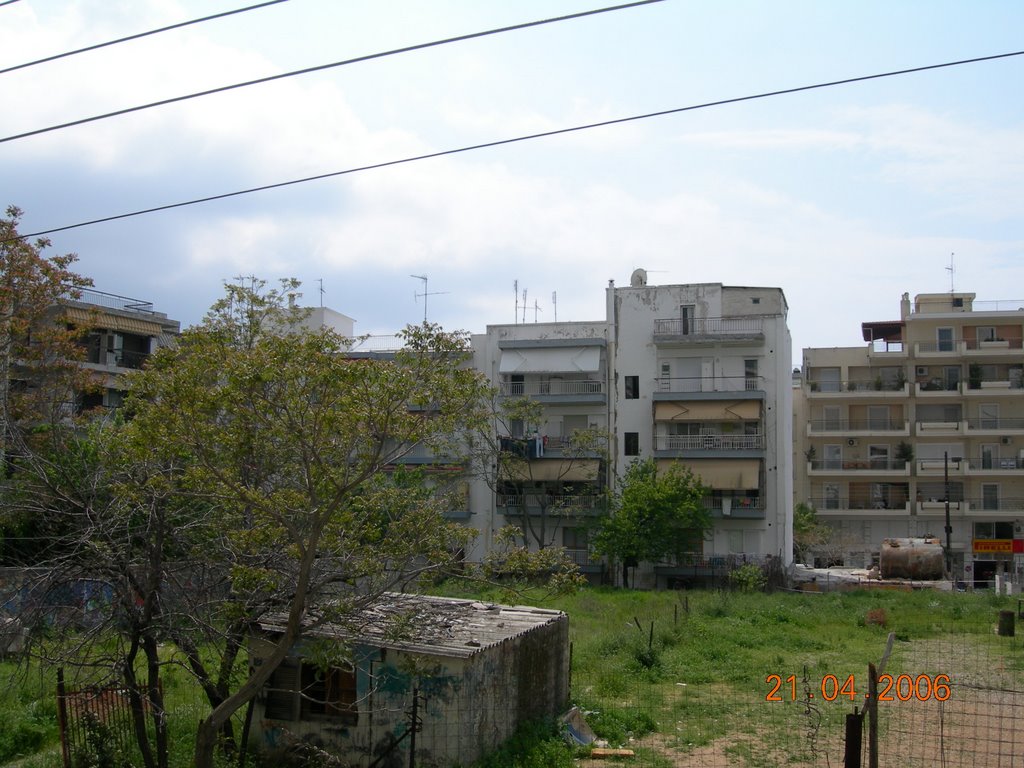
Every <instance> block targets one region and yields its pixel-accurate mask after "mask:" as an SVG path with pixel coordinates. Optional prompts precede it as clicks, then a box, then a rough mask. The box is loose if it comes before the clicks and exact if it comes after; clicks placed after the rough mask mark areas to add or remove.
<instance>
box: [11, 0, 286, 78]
mask: <svg viewBox="0 0 1024 768" xmlns="http://www.w3.org/2000/svg"><path fill="white" fill-rule="evenodd" d="M8 2H12V3H13V2H16V0H8ZM286 2H288V0H268V2H265V3H259V4H258V5H250V6H247V7H245V8H237V9H235V10H233V11H224V12H223V13H215V14H213V15H212V16H203V17H202V18H199V19H192V20H191V21H182V22H179V23H177V24H171V25H170V26H167V27H160V28H159V29H151V30H149V31H148V32H139V33H138V34H135V35H129V36H128V37H119V38H118V39H116V40H109V41H107V42H105V43H97V44H96V45H89V46H86V47H85V48H77V49H76V50H73V51H66V52H64V53H58V54H55V55H54V56H47V57H46V58H43V59H36V60H35V61H27V62H25V63H24V64H16V65H14V66H13V67H7V68H5V69H0V75H3V74H6V73H7V72H14V71H15V70H18V69H26V68H28V67H34V66H36V65H37V64H45V63H46V62H48V61H56V60H57V59H64V58H67V57H68V56H77V55H78V54H79V53H86V52H87V51H95V50H98V49H100V48H106V47H107V46H110V45H117V44H118V43H126V42H128V41H129V40H138V39H139V38H140V37H148V36H149V35H156V34H159V33H160V32H168V31H170V30H172V29H180V28H181V27H188V26H190V25H192V24H200V23H202V22H204V21H212V20H213V19H221V18H224V17H225V16H233V15H234V14H236V13H245V12H246V11H255V10H256V9H258V8H266V7H267V6H268V5H277V4H278V3H286ZM0 5H6V3H0Z"/></svg>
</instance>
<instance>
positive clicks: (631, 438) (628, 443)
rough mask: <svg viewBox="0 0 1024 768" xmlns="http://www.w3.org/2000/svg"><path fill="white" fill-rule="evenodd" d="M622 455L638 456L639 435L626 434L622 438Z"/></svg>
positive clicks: (633, 433) (636, 433)
mask: <svg viewBox="0 0 1024 768" xmlns="http://www.w3.org/2000/svg"><path fill="white" fill-rule="evenodd" d="M623 443H624V453H625V455H626V456H639V455H640V433H639V432H627V433H626V434H625V436H624V438H623Z"/></svg>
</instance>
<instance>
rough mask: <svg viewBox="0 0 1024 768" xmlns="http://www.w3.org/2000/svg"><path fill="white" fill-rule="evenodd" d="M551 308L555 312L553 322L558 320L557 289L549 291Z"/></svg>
mask: <svg viewBox="0 0 1024 768" xmlns="http://www.w3.org/2000/svg"><path fill="white" fill-rule="evenodd" d="M551 308H552V309H553V310H554V312H555V322H556V323H557V322H558V291H552V292H551Z"/></svg>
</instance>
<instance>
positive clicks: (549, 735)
mask: <svg viewBox="0 0 1024 768" xmlns="http://www.w3.org/2000/svg"><path fill="white" fill-rule="evenodd" d="M474 766H475V768H573V766H574V762H573V757H572V750H571V749H570V748H569V746H568V745H567V744H566V743H565V742H564V741H562V738H561V736H560V735H559V733H558V730H557V729H556V728H555V726H554V724H552V723H530V724H527V725H525V726H522V727H521V728H519V730H517V731H516V733H515V735H514V736H513V737H512V738H511V739H509V740H508V741H506V742H505V743H504V744H502V745H501V747H499V748H498V749H497V750H496V751H494V752H492V753H491V754H489V755H488V756H487V757H485V758H483V759H482V760H479V761H478V762H476V763H474Z"/></svg>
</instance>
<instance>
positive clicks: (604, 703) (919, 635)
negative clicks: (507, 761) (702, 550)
mask: <svg viewBox="0 0 1024 768" xmlns="http://www.w3.org/2000/svg"><path fill="white" fill-rule="evenodd" d="M549 604H550V605H553V606H554V607H558V608H561V609H562V610H565V611H566V612H567V613H568V614H569V616H570V627H571V636H572V642H573V678H572V689H573V699H574V703H576V704H577V705H578V706H580V707H581V708H582V709H584V710H585V711H587V712H589V713H590V714H589V715H588V721H589V722H590V724H591V725H592V726H593V727H594V728H595V730H596V731H597V732H598V733H599V735H602V736H604V737H605V738H607V739H608V741H609V742H610V743H611V744H612V745H613V746H616V745H619V744H622V745H624V746H627V747H630V748H632V749H634V751H635V752H636V753H637V756H636V757H635V758H634V759H632V760H631V761H630V764H632V765H637V766H640V765H642V766H648V765H649V766H718V765H722V766H726V765H728V766H777V765H823V766H824V765H831V766H840V765H842V763H843V728H844V722H845V718H846V715H847V714H848V713H852V712H853V711H854V707H855V706H856V707H858V708H859V709H862V708H863V706H864V701H865V695H866V694H867V689H868V663H869V662H874V663H876V664H877V663H878V662H879V661H880V660H881V658H882V656H883V654H884V652H885V648H886V642H887V639H888V635H889V633H890V632H892V633H894V634H895V637H896V641H895V643H894V646H893V650H892V653H891V656H890V658H889V659H888V661H887V664H886V667H885V669H884V671H885V672H887V673H891V674H892V675H893V682H894V683H895V682H897V681H900V675H903V674H906V675H909V679H904V680H902V681H900V682H901V688H899V690H898V691H897V689H896V688H895V687H893V688H892V689H891V690H889V692H888V697H889V698H891V699H892V700H893V701H892V702H886V703H884V704H882V706H881V707H880V711H879V722H880V730H881V734H882V736H883V740H882V745H881V756H882V760H881V764H882V765H900V766H908V765H921V766H931V765H940V764H943V760H945V765H971V766H974V768H988V766H1001V765H1006V766H1010V765H1021V764H1022V763H1021V762H1020V761H1021V759H1022V758H1021V757H1020V756H1021V755H1024V735H1022V734H1024V728H1022V727H1021V726H1020V722H1022V718H1024V693H1021V691H1022V690H1024V654H1022V651H1021V644H1020V642H1019V638H1017V637H997V636H996V635H995V633H994V629H993V628H994V626H995V624H996V622H997V619H998V612H999V611H1000V610H1009V609H1011V608H1012V609H1014V610H1015V609H1016V600H1015V599H1014V600H1010V599H1008V598H997V597H995V596H994V595H989V594H982V593H978V594H956V593H948V592H938V591H932V590H921V591H915V592H897V591H881V590H878V591H857V592H849V593H830V594H804V593H776V594H772V595H764V594H759V593H755V594H751V593H746V594H743V593H728V592H658V593H655V592H630V591H623V590H616V591H612V590H584V591H582V592H580V593H578V594H576V595H574V596H571V597H563V598H558V599H555V600H552V601H551V602H550V603H549ZM652 627H653V629H652ZM1021 630H1022V631H1024V627H1022V628H1021ZM773 675H774V676H777V679H776V678H772V679H771V680H768V678H769V676H773ZM940 675H948V676H949V690H948V694H949V698H948V699H947V701H945V702H939V701H938V700H937V697H938V698H945V696H946V693H947V691H946V690H945V689H944V688H942V687H937V686H941V685H943V684H944V683H945V680H944V679H941V678H939V676H940ZM790 676H793V677H790ZM851 676H852V680H851ZM911 683H914V684H916V685H917V689H916V691H915V690H913V689H912V688H911ZM1007 691H1010V693H1007ZM1012 691H1016V692H1017V693H1016V694H1014V693H1012ZM773 692H774V694H775V695H774V696H773V698H776V699H781V701H768V700H767V698H768V696H769V695H770V694H772V693H773ZM882 692H883V693H884V691H882ZM808 694H810V696H811V698H808ZM827 698H831V699H834V700H833V701H831V702H829V701H827V700H826V699H827ZM901 698H903V699H907V700H906V701H903V700H901ZM921 699H924V701H921ZM1015 718H1016V722H1014V719H1015ZM982 721H984V723H985V724H986V725H985V728H981V727H979V724H980V723H981V722H982ZM993 729H994V730H993ZM866 730H867V729H866V728H865V733H866ZM983 731H984V732H983ZM940 748H941V754H940ZM1000 750H1003V751H1005V752H1006V754H1008V755H1009V754H1016V755H1017V758H1016V759H1017V760H1018V762H1017V763H1013V762H1007V761H1002V762H1000V760H1001V758H999V756H998V755H999V751H1000ZM1013 750H1015V752H1014V751H1013ZM865 756H866V753H865ZM582 764H584V765H587V764H590V763H588V762H587V761H583V763H582ZM592 764H593V765H598V764H607V763H606V762H605V761H602V763H598V762H597V761H593V763H592ZM866 764H867V763H866V759H865V765H866Z"/></svg>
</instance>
